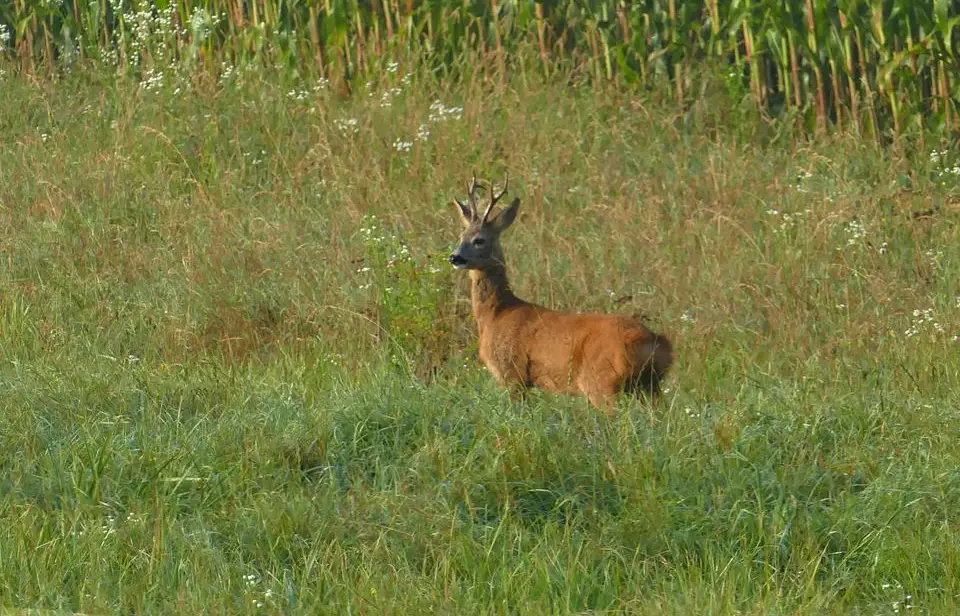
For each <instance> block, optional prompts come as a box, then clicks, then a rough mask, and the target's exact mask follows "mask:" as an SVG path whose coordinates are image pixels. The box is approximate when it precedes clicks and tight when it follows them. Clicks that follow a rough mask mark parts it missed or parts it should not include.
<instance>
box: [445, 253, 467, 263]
mask: <svg viewBox="0 0 960 616" xmlns="http://www.w3.org/2000/svg"><path fill="white" fill-rule="evenodd" d="M448 260H449V261H450V263H451V264H453V265H465V264H466V263H467V260H466V259H464V258H463V257H461V256H460V255H458V254H457V253H453V254H452V255H450V258H449V259H448Z"/></svg>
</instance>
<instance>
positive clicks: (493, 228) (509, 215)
mask: <svg viewBox="0 0 960 616" xmlns="http://www.w3.org/2000/svg"><path fill="white" fill-rule="evenodd" d="M507 182H508V178H507V177H504V180H503V188H501V189H500V191H499V192H497V191H495V190H493V189H492V185H491V190H490V202H489V203H488V204H487V207H486V209H485V210H484V212H483V216H481V215H479V214H478V213H477V189H482V188H483V185H482V184H480V183H479V182H477V176H476V175H474V176H473V179H471V181H470V184H469V185H468V186H467V202H466V203H464V202H463V201H460V200H459V199H457V198H456V197H454V199H453V202H454V204H456V206H457V208H458V209H459V211H460V219H461V220H462V221H463V226H464V230H463V234H462V235H461V236H460V245H459V246H458V247H457V249H456V250H454V251H453V254H452V255H450V263H452V264H453V266H454V267H456V268H458V269H484V268H487V267H490V266H493V265H503V253H502V252H501V250H500V234H501V233H503V232H504V231H505V230H506V229H507V227H509V226H510V225H511V224H513V221H514V220H515V219H516V217H517V210H519V209H520V199H519V198H516V197H514V199H513V201H512V202H511V203H510V205H509V206H508V207H507V208H506V209H504V210H501V211H500V212H498V213H497V214H496V215H495V216H493V217H492V218H491V216H490V213H491V212H492V211H493V207H494V206H495V205H496V204H497V202H498V201H500V199H501V198H502V197H503V196H504V195H505V194H506V193H507Z"/></svg>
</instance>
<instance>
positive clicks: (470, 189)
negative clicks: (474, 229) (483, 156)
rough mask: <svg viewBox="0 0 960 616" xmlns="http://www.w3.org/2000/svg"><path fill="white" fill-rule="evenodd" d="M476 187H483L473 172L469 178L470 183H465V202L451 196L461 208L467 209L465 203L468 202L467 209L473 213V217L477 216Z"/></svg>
mask: <svg viewBox="0 0 960 616" xmlns="http://www.w3.org/2000/svg"><path fill="white" fill-rule="evenodd" d="M478 188H483V184H481V183H480V182H478V181H477V174H476V172H474V173H473V177H472V178H471V179H470V183H469V184H467V203H464V202H463V201H461V200H460V199H457V198H456V197H454V198H453V200H454V201H456V202H457V205H459V206H460V208H461V209H468V208H467V204H469V210H470V212H471V214H473V218H474V219H476V218H477V189H478Z"/></svg>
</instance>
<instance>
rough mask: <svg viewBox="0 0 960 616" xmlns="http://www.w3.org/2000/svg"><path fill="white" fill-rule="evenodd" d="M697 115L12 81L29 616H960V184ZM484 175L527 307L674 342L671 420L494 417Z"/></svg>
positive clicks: (597, 102)
mask: <svg viewBox="0 0 960 616" xmlns="http://www.w3.org/2000/svg"><path fill="white" fill-rule="evenodd" d="M156 75H160V77H157V76H156ZM697 82H698V83H700V84H702V92H701V94H700V95H699V96H698V97H696V99H695V101H694V102H693V104H692V105H691V106H690V107H689V108H687V109H684V110H682V111H679V110H677V109H676V106H675V104H674V102H673V100H674V99H673V98H672V96H671V95H670V94H669V93H667V94H665V95H664V96H663V97H662V99H661V98H660V97H658V96H657V95H656V94H654V93H647V94H631V93H626V92H623V91H621V90H617V89H609V90H608V89H604V88H602V87H596V88H592V87H591V88H587V87H578V86H577V84H576V83H571V82H569V81H567V80H565V79H563V78H562V76H557V77H556V78H553V79H550V80H548V81H544V80H543V79H542V78H540V77H531V76H526V77H524V76H522V75H517V76H514V77H513V78H510V79H507V80H506V83H505V85H504V86H503V88H502V89H501V88H500V86H499V85H495V82H485V81H484V80H482V79H481V78H480V77H475V78H471V77H469V76H468V77H467V78H465V80H464V81H462V82H458V83H452V82H449V81H444V80H437V79H434V78H433V77H431V76H430V75H429V74H428V73H426V72H423V71H420V70H419V69H417V68H416V67H415V66H403V65H389V66H388V67H387V69H386V70H385V71H384V72H383V74H382V76H381V78H379V79H378V80H375V81H374V82H371V83H370V84H368V85H367V86H366V89H360V90H359V91H357V92H356V93H355V95H354V96H353V97H350V98H342V97H341V96H340V95H339V93H338V92H337V91H335V89H334V88H330V87H329V86H328V85H327V84H325V83H324V82H316V83H303V82H297V81H293V80H287V79H286V78H284V77H282V76H279V75H272V74H270V72H269V71H256V70H249V71H245V72H241V71H230V72H227V73H225V74H221V75H212V76H211V75H207V74H206V73H203V72H200V73H198V74H196V75H193V76H191V77H189V78H183V77H176V76H175V74H174V73H169V74H162V73H157V74H155V75H153V77H152V78H151V79H145V80H143V81H142V82H139V83H138V82H137V81H136V80H132V81H131V80H125V79H122V78H120V79H118V78H115V77H105V76H103V74H102V73H100V72H98V71H95V70H75V71H74V72H73V73H72V74H70V75H68V76H66V77H64V78H62V79H60V80H58V81H51V80H46V79H33V78H29V77H26V76H23V75H17V74H15V72H14V71H12V70H7V71H5V72H4V73H3V74H2V76H0V92H2V100H3V103H2V104H0V392H2V395H0V413H2V417H3V421H2V422H0V438H2V440H0V452H2V453H0V465H2V475H0V486H2V490H0V607H2V608H6V609H18V608H43V609H57V610H66V611H82V612H84V613H90V614H98V613H148V612H149V613H183V614H189V613H202V612H210V613H241V612H264V613H280V612H283V613H298V614H300V613H302V614H314V613H329V614H345V613H357V614H402V613H444V614H473V613H511V614H545V613H556V614H567V613H606V612H626V613H635V614H811V615H813V614H834V613H846V614H894V613H914V612H915V613H929V614H950V613H956V612H957V611H958V610H960V514H958V511H960V447H958V443H960V339H958V336H960V234H958V230H957V229H958V226H957V223H958V221H960V206H958V204H960V196H958V195H960V167H957V166H956V165H957V164H958V163H960V151H958V150H956V149H951V147H950V145H949V144H941V143H939V142H936V141H935V140H934V139H933V138H927V139H926V141H925V142H924V141H921V140H919V139H916V138H913V139H910V140H907V139H906V138H904V139H903V140H901V141H896V142H894V143H892V144H891V145H889V146H888V147H886V148H884V149H881V148H879V147H878V146H877V145H876V142H875V140H874V139H860V138H858V137H857V136H856V135H853V134H839V135H832V136H822V137H818V138H816V139H814V140H809V139H805V138H802V137H800V136H798V135H796V134H794V131H793V129H792V126H793V125H792V124H791V123H790V122H789V121H769V122H768V121H764V120H761V119H758V118H757V114H756V113H755V112H754V111H752V110H751V109H748V107H749V103H746V102H745V103H743V104H741V103H740V102H739V101H737V100H731V98H730V96H729V92H728V91H727V90H725V89H724V87H723V80H722V79H719V78H714V77H711V76H710V74H709V73H706V74H704V75H703V76H702V77H701V78H700V79H698V80H697ZM473 170H476V171H477V172H478V174H480V175H481V176H483V177H491V176H492V177H494V178H500V177H501V176H502V175H503V174H504V173H506V172H507V171H509V173H510V177H511V184H512V187H513V189H512V194H516V195H518V196H520V197H521V199H522V200H523V206H522V210H521V214H520V217H519V220H518V222H517V224H516V225H514V227H513V228H512V229H511V230H510V231H509V232H508V233H507V234H506V235H505V240H504V241H505V248H506V251H507V259H508V268H509V272H510V274H511V277H512V281H513V283H514V287H515V289H516V290H517V292H518V294H520V295H521V296H522V297H524V298H527V299H531V300H535V301H538V302H539V303H542V304H545V305H548V306H552V307H561V308H565V309H571V310H604V311H616V312H622V313H625V314H631V313H643V314H644V315H646V316H647V318H648V322H649V323H650V325H651V327H652V328H654V329H656V330H658V331H662V332H664V333H666V334H667V335H669V336H670V337H671V338H672V339H673V340H674V345H675V349H676V365H675V368H674V370H673V371H672V373H671V375H670V377H669V379H668V380H667V382H666V387H667V390H668V391H667V393H666V395H665V396H664V400H663V402H662V404H660V405H658V406H653V407H650V406H645V405H643V404H640V403H637V402H630V401H623V403H622V404H621V405H620V407H619V410H620V412H619V414H618V415H617V417H616V418H615V419H613V420H607V419H605V418H603V417H602V416H600V415H599V414H598V413H596V412H595V411H594V410H592V409H591V408H589V406H588V405H587V404H586V403H585V402H584V401H581V400H579V399H576V398H570V397H558V396H552V395H549V394H544V393H540V394H535V395H533V396H532V397H531V398H530V399H528V400H527V401H526V402H525V403H523V404H514V403H512V402H511V401H510V400H509V398H508V397H507V395H506V393H505V392H503V391H501V390H500V389H498V388H497V387H496V386H495V384H494V382H493V380H492V378H491V377H490V376H489V375H488V374H487V373H486V372H485V371H484V370H483V368H482V366H480V364H479V362H478V360H477V357H476V345H475V341H474V332H475V329H474V325H473V321H472V317H471V315H470V312H469V302H468V295H467V290H468V289H467V285H466V280H465V277H464V276H461V275H460V273H458V272H455V271H453V270H452V268H450V267H449V265H448V264H447V263H446V261H445V258H446V255H447V254H448V253H449V251H450V248H451V246H452V245H453V244H454V242H455V241H456V238H457V234H458V232H459V221H458V219H457V216H456V214H455V211H454V208H453V206H452V205H451V204H450V199H451V198H452V197H453V196H460V197H463V195H464V193H465V182H466V181H467V180H468V179H469V177H470V173H471V171H473Z"/></svg>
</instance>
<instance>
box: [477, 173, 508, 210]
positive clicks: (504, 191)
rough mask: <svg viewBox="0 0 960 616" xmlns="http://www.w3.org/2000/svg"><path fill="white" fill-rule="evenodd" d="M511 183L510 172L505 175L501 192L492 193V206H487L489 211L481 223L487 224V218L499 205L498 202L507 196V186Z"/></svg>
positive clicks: (492, 191)
mask: <svg viewBox="0 0 960 616" xmlns="http://www.w3.org/2000/svg"><path fill="white" fill-rule="evenodd" d="M509 182H510V172H509V171H508V172H507V173H505V174H504V175H503V188H501V189H500V192H496V191H494V190H491V191H490V205H488V206H487V210H486V211H485V212H484V213H483V218H481V219H480V221H481V222H487V216H489V215H490V211H491V210H493V206H495V205H496V204H497V201H499V200H500V198H501V197H503V196H504V195H505V194H507V184H508V183H509Z"/></svg>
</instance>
